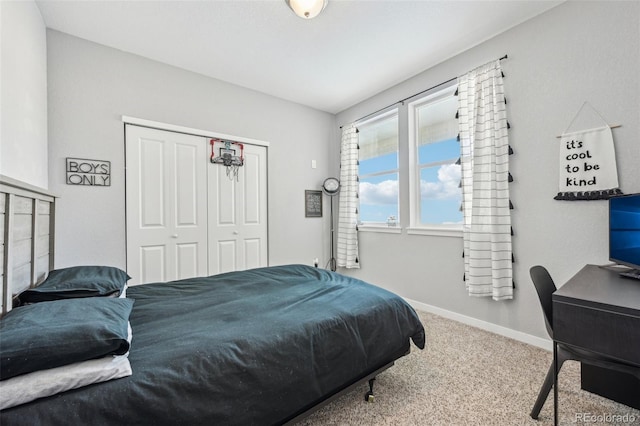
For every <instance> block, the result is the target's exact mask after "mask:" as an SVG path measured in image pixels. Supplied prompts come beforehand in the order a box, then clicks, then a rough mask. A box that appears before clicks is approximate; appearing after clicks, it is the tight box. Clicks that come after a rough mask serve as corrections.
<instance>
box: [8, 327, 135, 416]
mask: <svg viewBox="0 0 640 426" xmlns="http://www.w3.org/2000/svg"><path fill="white" fill-rule="evenodd" d="M127 340H128V341H129V343H131V340H132V330H131V323H129V324H128V336H127ZM128 356H129V352H127V353H126V354H124V355H109V356H106V357H104V358H98V359H90V360H88V361H82V362H76V363H73V364H68V365H63V366H62V367H56V368H50V369H48V370H39V371H34V372H32V373H27V374H22V375H20V376H16V377H12V378H10V379H7V380H0V410H4V409H5V408H10V407H15V406H16V405H20V404H26V403H27V402H31V401H33V400H36V399H38V398H44V397H47V396H51V395H55V394H57V393H60V392H65V391H68V390H71V389H76V388H81V387H83V386H88V385H91V384H94V383H100V382H106V381H108V380H113V379H119V378H121V377H127V376H131V374H132V371H131V363H129V358H128Z"/></svg>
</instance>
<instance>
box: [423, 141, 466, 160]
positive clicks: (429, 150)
mask: <svg viewBox="0 0 640 426" xmlns="http://www.w3.org/2000/svg"><path fill="white" fill-rule="evenodd" d="M458 158H460V142H458V139H457V138H455V137H454V138H451V139H445V140H443V141H439V142H432V143H429V144H426V145H422V146H420V147H419V148H418V164H428V163H436V162H441V161H444V160H452V159H453V162H455V161H457V160H458Z"/></svg>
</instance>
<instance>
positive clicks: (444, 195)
mask: <svg viewBox="0 0 640 426" xmlns="http://www.w3.org/2000/svg"><path fill="white" fill-rule="evenodd" d="M418 156H419V159H420V162H421V163H426V162H439V161H446V160H450V161H451V163H454V162H455V161H456V160H457V159H458V157H459V156H460V148H459V144H458V142H457V140H456V139H455V138H453V139H448V140H445V141H441V142H436V143H431V144H426V145H422V146H420V148H419V151H418ZM397 164H398V156H397V153H392V154H387V155H383V156H380V157H376V158H372V159H367V160H360V168H359V174H360V220H361V221H362V222H386V221H387V218H388V217H389V216H391V215H393V216H395V217H396V218H397V217H398V175H397V173H391V174H386V175H380V176H374V177H370V178H366V177H363V175H366V174H367V173H371V172H373V171H379V170H388V169H396V168H397V167H398V165H397ZM459 183H460V167H459V166H456V165H454V164H445V165H436V166H434V167H427V168H423V169H422V170H421V173H420V192H421V212H420V213H421V214H420V219H421V222H422V223H423V224H441V223H460V222H461V221H462V213H461V212H460V211H459V210H460V203H461V196H460V189H459V188H458V185H459Z"/></svg>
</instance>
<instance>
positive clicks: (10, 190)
mask: <svg viewBox="0 0 640 426" xmlns="http://www.w3.org/2000/svg"><path fill="white" fill-rule="evenodd" d="M55 203H56V197H55V196H54V195H53V194H51V193H50V192H48V191H47V190H45V189H42V188H39V187H36V186H33V185H29V184H26V183H24V182H21V181H18V180H16V179H12V178H10V177H7V176H3V175H0V223H1V226H0V264H1V266H2V267H1V268H0V273H1V274H2V275H0V278H1V279H2V310H1V314H2V315H4V314H5V313H7V312H9V311H10V310H11V309H12V307H13V302H14V297H15V296H16V295H17V294H18V293H20V292H21V291H23V290H26V289H27V288H31V287H35V286H36V285H37V284H38V283H40V282H41V281H42V280H43V279H44V278H45V277H46V275H47V273H48V272H49V271H50V270H51V269H53V262H54V255H53V253H54V250H53V249H54V220H55Z"/></svg>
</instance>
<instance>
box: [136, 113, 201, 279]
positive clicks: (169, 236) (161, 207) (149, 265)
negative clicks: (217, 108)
mask: <svg viewBox="0 0 640 426" xmlns="http://www.w3.org/2000/svg"><path fill="white" fill-rule="evenodd" d="M125 138H126V143H125V145H126V210H127V213H126V216H127V273H128V274H129V275H130V276H131V280H130V281H129V285H135V284H143V283H149V282H156V281H170V280H176V279H182V278H191V277H195V276H204V275H207V272H208V267H207V198H206V196H207V195H206V194H207V163H206V158H207V150H206V139H205V138H204V137H199V136H192V135H186V134H182V133H175V132H168V131H163V130H157V129H150V128H146V127H139V126H132V125H127V126H126V137H125Z"/></svg>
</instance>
